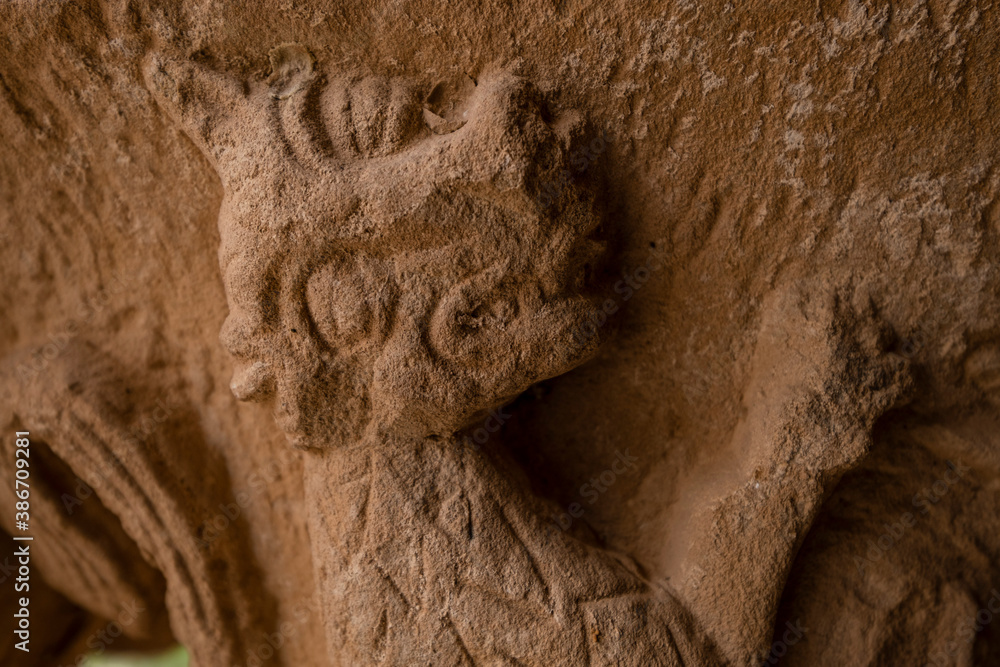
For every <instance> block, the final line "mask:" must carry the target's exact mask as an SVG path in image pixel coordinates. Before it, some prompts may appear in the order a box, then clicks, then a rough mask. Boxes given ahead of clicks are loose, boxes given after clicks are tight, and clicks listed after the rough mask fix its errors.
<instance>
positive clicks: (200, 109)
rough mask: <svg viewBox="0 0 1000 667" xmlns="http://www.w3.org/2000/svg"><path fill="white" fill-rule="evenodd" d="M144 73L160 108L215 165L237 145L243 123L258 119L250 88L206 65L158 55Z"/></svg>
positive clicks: (148, 64) (147, 64) (147, 62)
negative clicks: (227, 151) (239, 127)
mask: <svg viewBox="0 0 1000 667" xmlns="http://www.w3.org/2000/svg"><path fill="white" fill-rule="evenodd" d="M143 74H144V76H145V79H146V85H147V86H148V88H149V90H150V92H151V93H152V95H153V98H154V99H155V100H156V102H157V104H158V105H159V106H160V108H161V109H163V111H164V112H166V114H167V115H168V116H169V117H170V118H171V119H172V120H173V121H174V122H175V123H177V125H178V126H179V127H180V129H181V130H183V131H184V132H185V133H186V134H187V135H188V136H189V137H190V138H191V139H192V140H193V141H194V142H195V144H197V145H198V146H199V148H201V149H202V151H203V152H204V153H205V154H206V155H207V156H209V158H211V159H212V161H213V162H217V161H218V157H219V155H220V153H221V152H222V151H223V150H224V147H225V146H227V145H229V146H231V145H233V144H234V143H236V142H235V141H234V138H233V136H232V135H233V133H234V131H235V130H236V129H237V127H238V126H239V125H240V123H241V122H245V121H246V120H247V119H249V118H253V117H254V114H252V113H251V95H250V87H249V86H248V85H247V84H246V83H244V82H243V81H241V80H240V79H237V78H236V77H233V76H231V75H230V74H227V73H225V72H222V71H219V70H217V69H214V68H212V67H209V66H208V65H206V64H203V63H200V62H196V61H194V60H189V59H174V58H171V57H168V56H165V55H163V54H154V55H152V56H151V57H150V58H148V59H147V60H146V63H145V64H144V67H143Z"/></svg>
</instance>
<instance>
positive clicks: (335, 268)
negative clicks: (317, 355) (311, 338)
mask: <svg viewBox="0 0 1000 667" xmlns="http://www.w3.org/2000/svg"><path fill="white" fill-rule="evenodd" d="M389 292H390V288H389V286H388V284H387V280H386V279H385V277H384V275H383V274H382V272H380V271H378V270H372V267H361V266H358V265H357V264H356V263H355V262H344V263H341V262H331V263H329V264H326V265H324V266H323V267H321V268H320V269H319V270H317V271H316V272H315V273H313V274H312V276H310V277H309V281H308V283H307V285H306V300H307V303H308V306H309V315H310V317H311V318H312V321H313V324H314V325H315V327H316V330H317V332H318V333H319V334H320V336H322V337H323V340H324V341H326V343H327V344H328V345H330V346H331V347H333V348H338V349H340V348H354V347H356V346H359V345H362V344H364V343H366V342H373V341H376V340H377V339H380V338H381V337H382V336H383V335H384V333H385V327H386V311H387V310H388V306H389V304H388V299H389Z"/></svg>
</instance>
